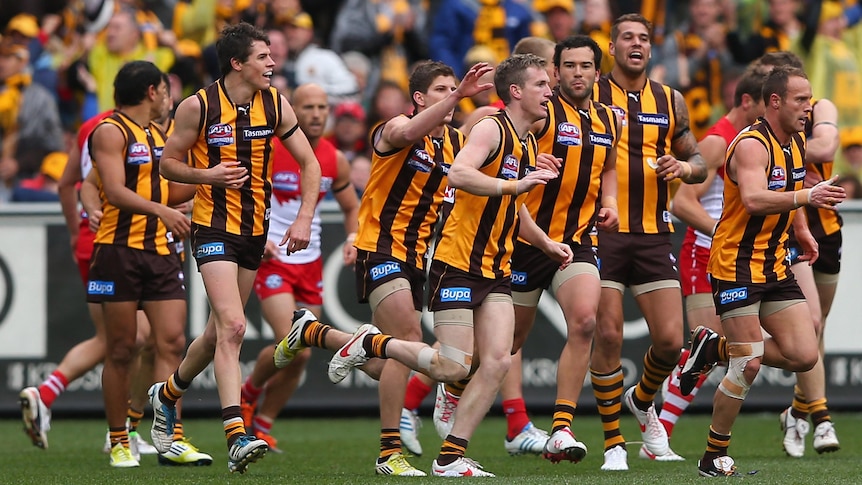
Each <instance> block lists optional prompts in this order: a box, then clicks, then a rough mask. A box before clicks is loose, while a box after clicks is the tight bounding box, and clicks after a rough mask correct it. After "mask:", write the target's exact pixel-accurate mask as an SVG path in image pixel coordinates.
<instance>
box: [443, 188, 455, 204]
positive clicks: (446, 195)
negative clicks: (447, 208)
mask: <svg viewBox="0 0 862 485" xmlns="http://www.w3.org/2000/svg"><path fill="white" fill-rule="evenodd" d="M443 202H448V203H450V204H454V203H455V189H453V188H452V187H449V186H448V185H447V186H446V188H445V189H443Z"/></svg>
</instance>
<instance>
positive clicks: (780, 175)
mask: <svg viewBox="0 0 862 485" xmlns="http://www.w3.org/2000/svg"><path fill="white" fill-rule="evenodd" d="M785 187H787V172H785V171H784V167H772V171H770V172H769V181H768V182H767V184H766V188H768V189H769V190H781V189H783V188H785Z"/></svg>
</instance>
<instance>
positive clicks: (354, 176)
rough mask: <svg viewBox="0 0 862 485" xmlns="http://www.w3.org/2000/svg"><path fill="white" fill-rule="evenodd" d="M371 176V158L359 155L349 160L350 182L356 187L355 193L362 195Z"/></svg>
mask: <svg viewBox="0 0 862 485" xmlns="http://www.w3.org/2000/svg"><path fill="white" fill-rule="evenodd" d="M370 177H371V159H370V158H368V157H367V156H365V155H360V156H358V157H356V158H354V159H353V161H352V162H350V183H351V184H353V187H354V188H355V189H356V194H357V195H359V197H362V193H363V192H365V186H367V185H368V179H369V178H370Z"/></svg>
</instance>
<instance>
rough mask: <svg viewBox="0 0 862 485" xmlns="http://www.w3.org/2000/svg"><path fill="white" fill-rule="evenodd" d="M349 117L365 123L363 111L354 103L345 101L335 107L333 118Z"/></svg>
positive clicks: (360, 106)
mask: <svg viewBox="0 0 862 485" xmlns="http://www.w3.org/2000/svg"><path fill="white" fill-rule="evenodd" d="M342 116H350V117H352V118H354V119H357V120H359V121H365V110H364V109H363V108H362V105H361V104H359V103H357V102H355V101H345V102H343V103H341V104H339V105H338V106H336V107H335V117H336V118H341V117H342Z"/></svg>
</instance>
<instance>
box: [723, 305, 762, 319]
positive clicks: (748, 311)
mask: <svg viewBox="0 0 862 485" xmlns="http://www.w3.org/2000/svg"><path fill="white" fill-rule="evenodd" d="M751 316H755V317H759V316H760V301H756V302H754V303H752V304H751V305H745V306H741V307H739V308H734V309H733V310H728V311H726V312H724V313H722V314H721V321H722V322H723V321H725V320H727V319H728V318H734V317H751Z"/></svg>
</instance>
